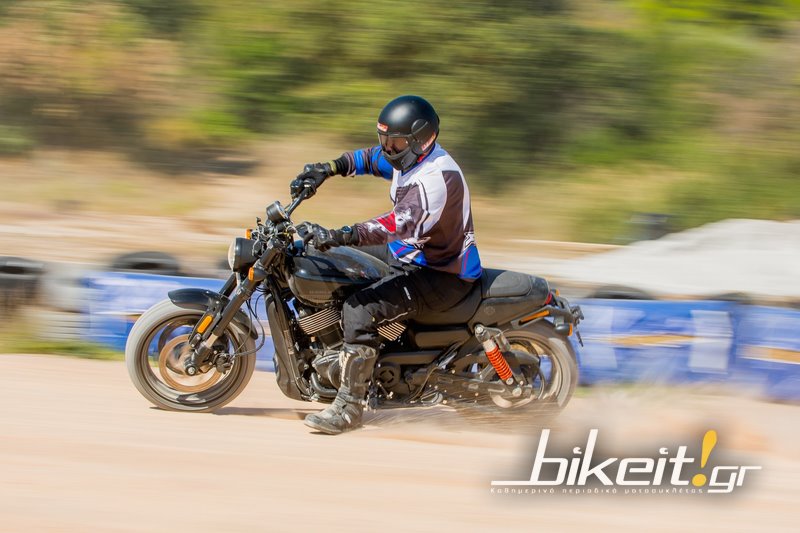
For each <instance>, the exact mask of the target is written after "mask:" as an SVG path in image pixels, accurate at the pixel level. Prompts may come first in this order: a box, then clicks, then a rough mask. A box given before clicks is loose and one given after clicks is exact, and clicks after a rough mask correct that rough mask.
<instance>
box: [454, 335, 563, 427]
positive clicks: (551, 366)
mask: <svg viewBox="0 0 800 533" xmlns="http://www.w3.org/2000/svg"><path fill="white" fill-rule="evenodd" d="M505 336H506V338H507V339H508V341H509V343H510V344H511V349H512V351H513V352H514V353H515V354H516V355H517V358H518V359H519V361H520V367H521V370H522V371H523V373H524V374H525V377H526V378H528V379H529V380H530V379H532V380H533V383H534V397H532V398H531V399H525V400H519V401H516V403H515V401H514V400H512V399H508V398H501V397H499V396H495V397H491V396H489V397H480V398H477V399H476V400H475V401H474V402H471V403H457V404H455V405H456V407H457V409H458V410H459V413H460V414H461V415H463V416H464V417H465V418H467V419H469V420H470V421H471V422H477V423H479V424H482V425H483V424H486V425H490V426H492V427H495V428H497V427H502V428H503V429H514V430H523V431H524V430H531V429H536V428H540V427H542V426H544V425H546V424H548V423H550V422H551V421H552V420H553V419H554V418H555V417H556V416H558V414H559V413H560V412H561V411H562V409H564V407H566V405H567V404H568V403H569V400H570V399H571V398H572V395H573V393H574V392H575V387H576V386H577V384H578V364H577V358H576V355H575V350H574V349H573V347H572V344H570V342H569V340H568V339H567V338H566V337H564V336H562V335H559V334H558V333H556V332H555V330H554V328H553V325H552V324H550V323H549V322H546V321H540V322H537V323H534V324H531V325H530V326H528V327H525V328H523V329H518V330H510V331H507V332H505ZM537 358H538V359H539V360H540V363H539V365H538V366H539V368H540V369H541V373H537V376H538V377H535V376H533V375H532V374H533V373H534V372H535V370H534V369H535V367H536V366H537V365H535V364H534V363H532V361H535V359H537ZM479 370H480V372H479V373H480V374H481V376H482V377H483V378H484V379H485V380H487V381H500V378H499V376H498V375H497V372H496V371H495V370H494V368H493V367H491V365H490V364H489V363H488V361H487V362H486V364H485V365H484V367H483V368H482V369H479Z"/></svg>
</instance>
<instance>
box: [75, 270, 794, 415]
mask: <svg viewBox="0 0 800 533" xmlns="http://www.w3.org/2000/svg"><path fill="white" fill-rule="evenodd" d="M85 281H86V283H85V286H86V287H87V289H88V291H89V293H90V297H89V298H88V302H89V307H88V329H87V331H86V338H87V339H88V340H92V341H96V342H101V343H103V344H107V345H109V346H111V347H113V348H116V349H124V346H125V340H126V339H127V335H128V332H129V331H130V328H131V327H132V325H133V322H134V321H135V319H136V318H137V317H138V316H139V315H140V314H141V313H142V312H144V311H145V310H146V309H147V308H149V307H150V306H151V305H153V304H154V303H156V302H158V301H160V300H162V299H164V298H166V295H167V292H168V291H170V290H173V289H180V288H188V287H198V288H206V289H210V290H214V291H216V290H219V289H220V287H222V285H223V283H224V281H223V280H218V279H205V278H180V277H172V276H156V275H148V274H131V273H97V274H92V275H90V276H87V278H86V280H85ZM252 303H253V308H254V309H257V310H258V313H259V318H260V322H261V323H262V324H263V325H264V327H265V332H266V334H267V341H266V342H265V345H264V346H263V347H262V348H261V349H260V350H259V351H258V356H257V368H259V369H261V370H272V353H273V350H274V348H273V345H272V342H271V338H270V337H269V329H268V328H267V327H266V318H265V315H266V314H265V313H264V310H263V302H257V303H256V302H252ZM577 303H579V304H580V305H581V307H582V308H583V312H584V315H585V316H586V319H585V321H584V322H583V323H581V327H580V330H581V333H582V335H583V340H584V346H583V347H581V346H577V345H576V346H575V348H576V351H577V352H578V363H579V366H580V371H581V384H584V385H592V384H600V383H630V382H637V383H667V384H670V383H684V384H685V383H719V384H729V385H733V386H734V387H736V388H737V390H740V391H742V392H745V393H748V394H758V395H761V396H764V397H767V398H772V399H779V400H789V401H797V400H800V335H798V334H797V332H798V331H800V310H795V309H784V308H777V307H762V306H752V305H742V304H739V303H737V302H735V301H710V300H699V301H656V300H630V299H583V300H579V301H578V302H577ZM571 339H572V340H573V343H574V344H575V341H574V339H575V338H574V337H571Z"/></svg>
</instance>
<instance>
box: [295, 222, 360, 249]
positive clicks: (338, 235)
mask: <svg viewBox="0 0 800 533" xmlns="http://www.w3.org/2000/svg"><path fill="white" fill-rule="evenodd" d="M306 224H307V227H306V229H307V233H306V237H305V238H304V240H306V242H308V241H311V242H312V243H313V244H314V248H316V249H317V250H319V251H320V252H325V251H327V250H330V249H331V248H333V247H334V246H357V245H358V232H357V231H356V230H355V229H353V228H351V227H350V226H344V227H343V228H341V229H326V228H323V227H322V226H320V225H319V224H309V223H306Z"/></svg>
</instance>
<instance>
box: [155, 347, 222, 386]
mask: <svg viewBox="0 0 800 533" xmlns="http://www.w3.org/2000/svg"><path fill="white" fill-rule="evenodd" d="M190 354H191V348H190V347H189V335H188V334H186V335H179V336H177V337H175V338H174V339H172V340H170V341H169V342H168V343H167V344H165V345H164V347H163V348H162V349H161V352H159V354H158V371H159V374H161V379H163V380H164V383H166V384H167V385H169V386H170V387H172V388H173V389H175V390H176V391H178V392H186V393H193V392H202V391H204V390H206V389H208V388H210V387H211V386H212V385H214V384H215V383H216V382H217V381H219V380H220V378H221V377H222V374H220V373H219V372H217V369H216V368H214V367H211V370H209V371H208V372H206V373H203V374H197V375H195V376H189V375H187V374H186V373H185V372H184V371H183V368H184V363H185V362H186V359H187V358H188V357H189V355H190Z"/></svg>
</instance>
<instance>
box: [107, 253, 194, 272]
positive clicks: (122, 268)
mask: <svg viewBox="0 0 800 533" xmlns="http://www.w3.org/2000/svg"><path fill="white" fill-rule="evenodd" d="M110 269H111V270H113V271H115V272H140V273H142V274H160V275H162V276H181V275H182V272H181V264H180V261H178V259H177V258H176V257H174V256H172V255H169V254H166V253H164V252H132V253H129V254H124V255H120V256H117V257H115V258H114V259H112V260H111V265H110Z"/></svg>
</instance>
